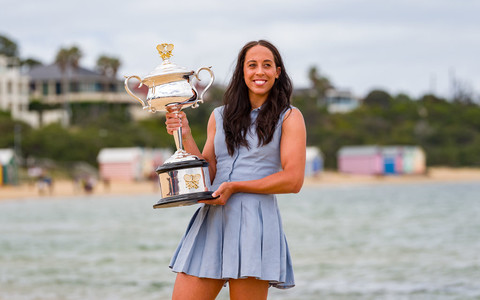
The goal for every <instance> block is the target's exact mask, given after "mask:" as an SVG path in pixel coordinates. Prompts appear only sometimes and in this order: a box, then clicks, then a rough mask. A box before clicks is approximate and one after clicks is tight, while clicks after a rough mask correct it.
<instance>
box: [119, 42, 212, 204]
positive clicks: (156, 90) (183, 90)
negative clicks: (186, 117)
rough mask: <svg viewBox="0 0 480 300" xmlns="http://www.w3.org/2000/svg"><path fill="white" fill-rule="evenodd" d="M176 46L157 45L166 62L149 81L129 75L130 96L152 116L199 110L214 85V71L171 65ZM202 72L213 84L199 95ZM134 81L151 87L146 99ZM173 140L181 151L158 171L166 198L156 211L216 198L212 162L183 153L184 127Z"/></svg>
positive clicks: (151, 75) (161, 201)
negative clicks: (137, 91)
mask: <svg viewBox="0 0 480 300" xmlns="http://www.w3.org/2000/svg"><path fill="white" fill-rule="evenodd" d="M173 47H174V46H173V45H172V44H160V45H158V46H157V50H158V52H159V53H160V56H161V57H162V59H163V62H162V63H161V64H160V65H159V66H158V67H156V68H155V69H154V70H153V71H152V72H151V73H150V74H149V75H147V76H145V78H143V79H141V78H140V77H138V76H136V75H132V76H125V78H126V79H125V89H126V91H127V93H128V94H129V95H130V96H132V97H133V98H135V99H136V100H138V101H139V102H140V103H141V104H142V106H143V109H146V110H148V111H149V112H151V113H155V112H157V111H169V112H174V113H177V114H178V113H179V112H180V110H182V109H183V108H184V107H192V108H196V107H198V105H199V103H203V95H204V94H205V92H206V91H207V89H208V88H209V87H210V86H211V85H212V83H213V80H214V75H213V72H212V70H210V68H206V67H204V68H200V69H198V70H197V71H196V72H194V71H191V70H188V69H187V68H184V67H180V66H177V65H175V64H174V63H172V62H170V60H169V58H170V57H171V56H172V50H173ZM201 71H206V72H208V73H209V74H210V82H209V83H208V84H207V85H206V87H205V88H204V89H203V91H202V92H201V93H200V96H198V92H197V89H196V88H195V86H194V85H193V83H192V79H193V78H196V79H197V80H198V81H200V78H199V77H198V74H199V73H200V72H201ZM132 78H135V79H137V80H138V81H140V85H139V87H141V86H142V85H146V86H148V93H147V98H146V100H143V99H141V98H140V97H138V96H137V95H135V94H134V93H133V92H132V91H131V90H130V89H129V87H128V81H129V80H130V79H132ZM173 137H174V139H175V145H176V147H177V151H176V152H175V153H174V154H173V155H172V156H171V157H170V158H169V159H167V160H166V161H165V163H164V164H163V165H161V166H159V167H158V168H157V169H156V170H155V171H156V172H157V174H158V176H159V179H160V190H161V193H162V198H161V199H160V200H159V201H158V202H157V203H156V204H155V205H154V206H153V208H162V207H174V206H185V205H192V204H195V203H197V201H198V200H205V199H214V197H212V191H210V187H211V183H210V176H209V172H208V162H207V161H206V160H204V159H200V158H198V157H197V156H195V155H192V154H189V153H187V152H186V151H185V150H183V145H182V128H178V130H177V131H176V132H175V133H174V134H173Z"/></svg>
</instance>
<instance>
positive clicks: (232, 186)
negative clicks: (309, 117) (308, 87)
mask: <svg viewBox="0 0 480 300" xmlns="http://www.w3.org/2000/svg"><path fill="white" fill-rule="evenodd" d="M305 148H306V129H305V121H304V119H303V116H302V113H301V112H300V111H299V110H298V109H292V110H291V113H287V114H286V116H285V119H284V121H283V125H282V138H281V140H280V160H281V164H282V170H281V171H280V172H277V173H274V174H272V175H269V176H267V177H264V178H261V179H257V180H248V181H234V182H224V183H222V184H221V185H220V187H219V188H218V189H217V190H216V191H215V192H214V193H213V196H219V198H217V199H215V200H206V201H201V202H204V203H208V204H220V205H224V204H225V203H227V200H228V198H230V196H231V195H232V194H233V193H240V192H243V193H257V194H282V193H298V192H299V191H300V189H301V187H302V185H303V179H304V175H305V156H306V149H305Z"/></svg>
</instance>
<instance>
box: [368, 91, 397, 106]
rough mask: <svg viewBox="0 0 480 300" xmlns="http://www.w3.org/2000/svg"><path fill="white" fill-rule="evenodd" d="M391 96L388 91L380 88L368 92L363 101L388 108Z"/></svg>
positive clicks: (369, 104) (370, 104)
mask: <svg viewBox="0 0 480 300" xmlns="http://www.w3.org/2000/svg"><path fill="white" fill-rule="evenodd" d="M391 100H392V97H391V96H390V94H389V93H387V92H385V91H382V90H373V91H371V92H370V93H368V95H367V97H365V99H363V103H364V104H365V105H368V106H378V107H382V108H389V107H390V105H391Z"/></svg>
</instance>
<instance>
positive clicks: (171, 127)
mask: <svg viewBox="0 0 480 300" xmlns="http://www.w3.org/2000/svg"><path fill="white" fill-rule="evenodd" d="M165 117H166V121H165V125H166V127H167V132H168V133H169V134H172V135H173V133H174V132H175V131H176V130H177V128H179V127H181V128H182V136H186V135H188V134H190V125H188V119H187V115H186V114H185V113H184V112H183V111H180V112H178V113H175V112H167V114H166V115H165Z"/></svg>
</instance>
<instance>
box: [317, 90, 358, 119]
mask: <svg viewBox="0 0 480 300" xmlns="http://www.w3.org/2000/svg"><path fill="white" fill-rule="evenodd" d="M325 94H326V95H325V103H326V105H327V110H328V112H329V113H331V114H332V113H348V112H351V111H352V110H355V109H356V108H357V107H359V106H360V100H359V99H358V98H356V97H355V96H354V95H353V94H352V92H350V91H348V90H337V89H329V90H327V91H326V93H325Z"/></svg>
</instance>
